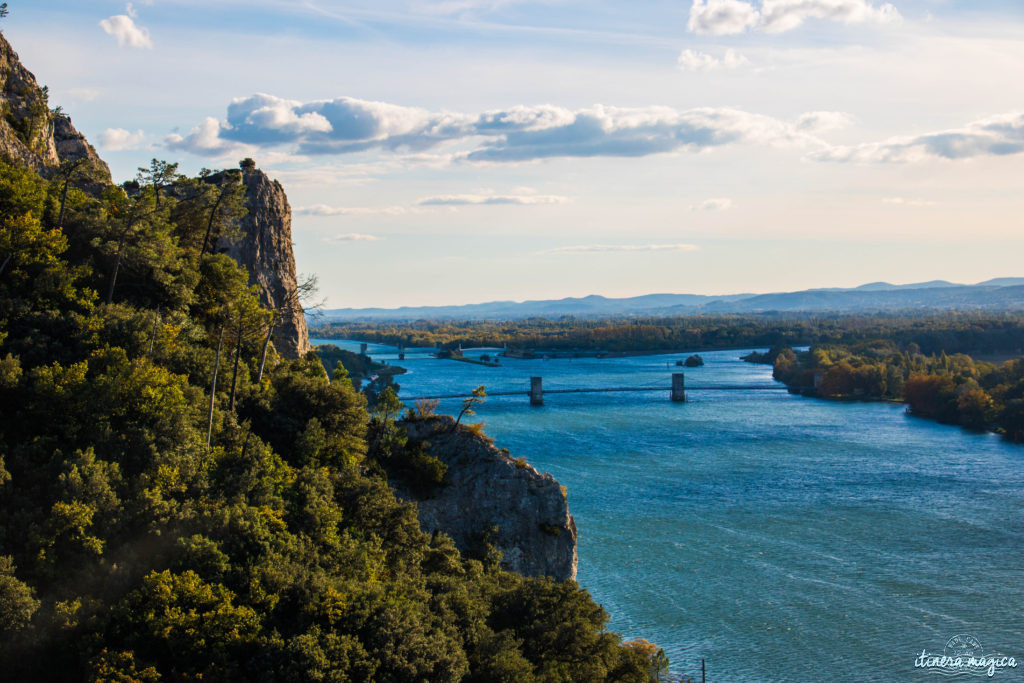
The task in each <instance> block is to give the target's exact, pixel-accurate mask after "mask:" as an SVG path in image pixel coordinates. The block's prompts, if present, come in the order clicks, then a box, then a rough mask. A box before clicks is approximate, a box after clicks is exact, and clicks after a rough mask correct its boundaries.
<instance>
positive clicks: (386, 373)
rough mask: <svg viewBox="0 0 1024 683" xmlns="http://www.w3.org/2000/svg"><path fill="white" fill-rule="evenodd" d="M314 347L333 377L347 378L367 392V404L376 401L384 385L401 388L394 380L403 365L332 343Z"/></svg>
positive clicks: (373, 403) (353, 384)
mask: <svg viewBox="0 0 1024 683" xmlns="http://www.w3.org/2000/svg"><path fill="white" fill-rule="evenodd" d="M313 351H314V352H315V353H316V355H317V356H319V358H320V361H321V363H323V366H324V370H326V371H328V372H332V373H334V374H335V379H339V378H341V379H347V380H348V381H350V382H351V383H352V386H353V387H354V388H355V390H356V391H362V393H363V394H364V395H365V396H366V400H367V401H368V402H369V405H370V407H373V406H374V405H375V404H376V403H377V400H378V397H379V396H380V394H381V393H382V392H383V391H384V390H385V389H389V388H390V389H391V390H392V391H393V392H395V393H398V391H399V390H400V389H401V385H399V384H396V383H395V375H401V374H404V373H405V368H400V367H398V366H397V365H385V364H384V363H378V362H376V361H374V360H373V359H371V358H370V357H369V356H366V355H363V354H359V353H353V352H352V351H346V350H345V349H341V348H338V347H337V346H335V345H334V344H323V345H321V346H316V347H314V348H313ZM338 373H341V374H340V375H339V374H338ZM364 382H365V383H366V386H365V387H364V386H363V383H364Z"/></svg>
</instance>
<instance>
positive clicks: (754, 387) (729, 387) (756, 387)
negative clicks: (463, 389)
mask: <svg viewBox="0 0 1024 683" xmlns="http://www.w3.org/2000/svg"><path fill="white" fill-rule="evenodd" d="M785 390H786V387H784V386H781V385H779V386H774V385H771V384H768V385H765V384H750V385H739V384H720V385H706V386H688V387H686V391H687V392H691V391H785ZM627 391H635V392H641V391H643V392H647V391H665V392H671V387H665V386H660V387H601V388H595V389H545V390H544V392H543V393H544V395H545V396H547V395H548V394H602V393H613V392H614V393H618V392H627ZM529 395H530V392H529V391H494V392H490V391H489V392H487V396H488V397H491V396H529ZM470 396H472V394H438V395H436V396H410V397H405V396H399V398H401V399H402V400H403V401H436V400H441V399H447V398H469V397H470Z"/></svg>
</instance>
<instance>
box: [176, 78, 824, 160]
mask: <svg viewBox="0 0 1024 683" xmlns="http://www.w3.org/2000/svg"><path fill="white" fill-rule="evenodd" d="M817 142H819V141H816V140H814V139H813V138H812V137H811V136H809V135H807V134H806V133H805V132H804V131H801V130H799V129H798V128H797V126H796V125H795V124H794V123H792V122H787V121H783V120H780V119H775V118H772V117H770V116H762V115H759V114H752V113H749V112H745V111H741V110H738V109H728V108H699V109H688V110H678V109H673V108H670V107H643V108H621V107H609V106H603V105H595V106H593V107H591V108H588V109H580V110H575V111H573V110H570V109H565V108H562V107H555V106H552V105H539V106H532V107H527V106H517V107H511V108H508V109H503V110H494V111H487V112H484V113H482V114H464V113H457V112H431V111H428V110H425V109H420V108H416V107H403V106H399V105H394V104H389V103H385V102H373V101H368V100H359V99H355V98H351V97H341V98H337V99H333V100H318V101H314V102H306V103H303V102H298V101H294V100H285V99H282V98H279V97H274V96H272V95H265V94H257V95H253V96H252V97H247V98H241V99H236V100H234V101H233V102H232V103H231V104H230V105H229V106H228V111H227V118H226V119H225V120H223V121H218V120H216V119H214V118H212V117H211V118H206V119H204V120H203V121H202V122H201V123H200V124H199V125H198V126H196V127H195V128H193V129H192V131H191V132H190V133H189V134H188V135H185V136H182V135H178V134H175V135H170V136H168V137H167V138H166V140H165V144H166V146H167V147H168V148H169V149H171V150H175V151H184V152H190V153H193V154H198V155H203V156H225V155H230V154H236V153H238V152H239V151H242V150H244V149H246V148H251V147H257V148H260V147H263V148H266V147H275V146H288V147H290V148H292V149H294V150H295V151H296V152H298V153H300V154H307V155H324V154H348V153H355V152H362V151H366V150H388V151H402V152H405V153H416V152H423V151H424V150H428V149H431V148H434V147H437V146H439V145H442V144H455V145H461V146H462V147H463V150H462V151H460V152H458V153H457V154H455V155H454V157H453V158H454V159H456V160H464V161H470V162H495V163H499V162H513V161H531V160H535V159H548V158H554V157H598V156H605V157H641V156H647V155H650V154H659V153H669V152H679V151H691V152H697V151H701V150H704V149H709V148H714V147H721V146H724V145H729V144H735V143H757V144H767V145H807V144H815V143H817Z"/></svg>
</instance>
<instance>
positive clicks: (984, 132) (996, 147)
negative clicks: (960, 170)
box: [811, 112, 1024, 163]
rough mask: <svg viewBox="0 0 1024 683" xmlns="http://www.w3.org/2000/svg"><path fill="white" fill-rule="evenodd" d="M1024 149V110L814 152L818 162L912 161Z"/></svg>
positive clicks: (1009, 152) (1008, 152)
mask: <svg viewBox="0 0 1024 683" xmlns="http://www.w3.org/2000/svg"><path fill="white" fill-rule="evenodd" d="M1021 152H1024V113H1021V112H1016V113H1010V114H1001V115H999V116H993V117H989V118H986V119H981V120H979V121H974V122H972V123H969V124H967V125H966V126H964V127H963V128H952V129H949V130H940V131H935V132H932V133H925V134H923V135H916V136H911V137H896V138H890V139H888V140H885V141H883V142H871V143H866V144H862V145H853V146H845V147H830V148H827V149H823V150H820V151H817V152H815V153H813V154H811V158H812V159H815V160H818V161H836V162H859V163H908V162H920V161H928V160H931V159H947V160H959V159H973V158H976V157H984V156H1007V155H1010V154H1020V153H1021Z"/></svg>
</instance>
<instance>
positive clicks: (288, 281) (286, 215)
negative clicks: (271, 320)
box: [218, 165, 310, 358]
mask: <svg viewBox="0 0 1024 683" xmlns="http://www.w3.org/2000/svg"><path fill="white" fill-rule="evenodd" d="M242 182H243V183H244V184H245V208H246V211H247V212H246V215H245V216H244V217H243V218H242V220H241V223H240V232H239V235H238V237H237V238H236V239H233V240H231V241H224V242H222V243H221V244H219V245H218V248H219V249H220V250H221V251H224V252H225V253H227V254H228V255H229V256H231V257H232V258H233V259H235V261H237V262H238V263H239V264H240V265H241V266H243V267H244V268H245V269H247V270H248V271H249V283H250V284H254V285H257V286H258V287H259V289H260V299H261V303H262V304H263V305H264V306H265V307H266V308H268V309H271V310H274V311H277V315H278V320H277V326H276V327H275V328H274V348H276V349H277V351H278V352H279V353H281V354H282V355H284V356H286V357H289V358H296V357H299V356H302V355H305V354H306V353H307V352H308V351H309V350H310V346H309V333H308V332H307V330H306V318H305V315H304V314H303V312H302V306H301V302H300V301H299V285H298V280H297V277H296V274H295V255H294V253H293V252H292V210H291V207H290V206H289V205H288V197H287V196H286V195H285V193H284V189H283V188H282V187H281V183H279V182H277V181H276V180H271V179H270V178H268V177H267V174H266V173H264V172H263V171H261V170H259V169H258V168H256V167H255V166H250V165H243V167H242Z"/></svg>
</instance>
